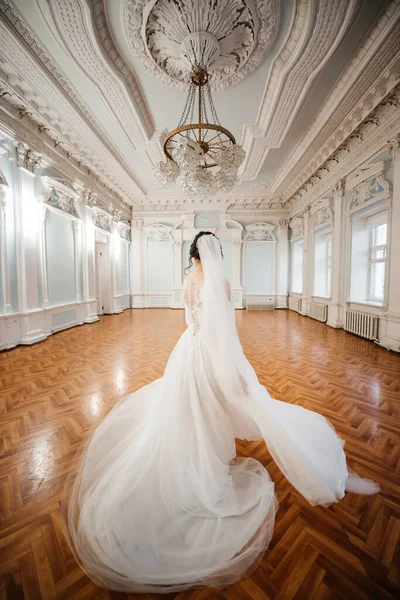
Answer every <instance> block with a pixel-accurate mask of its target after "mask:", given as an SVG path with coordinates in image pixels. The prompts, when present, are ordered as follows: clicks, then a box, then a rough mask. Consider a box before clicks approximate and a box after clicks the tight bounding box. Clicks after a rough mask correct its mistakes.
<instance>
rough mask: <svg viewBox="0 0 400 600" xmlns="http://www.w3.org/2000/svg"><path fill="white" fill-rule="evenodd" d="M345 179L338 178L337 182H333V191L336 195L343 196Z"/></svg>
mask: <svg viewBox="0 0 400 600" xmlns="http://www.w3.org/2000/svg"><path fill="white" fill-rule="evenodd" d="M344 185H345V184H344V179H338V181H336V183H334V184H333V187H332V193H333V195H334V196H343V194H344Z"/></svg>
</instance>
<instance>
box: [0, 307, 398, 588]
mask: <svg viewBox="0 0 400 600" xmlns="http://www.w3.org/2000/svg"><path fill="white" fill-rule="evenodd" d="M237 320H238V327H239V332H240V335H241V339H242V343H243V346H244V349H245V352H246V354H247V356H248V358H249V360H250V361H251V363H252V364H253V366H254V367H255V369H256V371H257V373H258V376H259V378H260V380H261V382H262V383H263V384H264V385H266V386H267V388H268V389H269V391H270V393H271V395H272V396H274V397H275V398H278V399H281V400H286V401H288V402H292V403H296V404H300V405H302V406H304V407H306V408H309V409H313V410H316V411H318V412H320V413H322V414H324V415H325V416H326V417H328V418H329V419H330V420H331V422H332V423H333V424H334V426H335V427H336V429H337V431H338V433H339V434H340V435H341V436H342V437H343V438H344V439H345V440H346V452H347V455H348V461H349V465H350V467H351V468H353V469H354V470H355V471H356V472H358V473H359V474H361V475H363V476H365V477H370V478H372V479H374V480H375V481H377V482H379V484H380V485H381V493H380V494H379V495H376V496H372V497H365V496H364V497H363V496H356V495H352V494H348V495H347V496H346V497H345V499H344V500H343V501H342V502H340V503H339V504H337V505H335V506H333V507H330V508H329V509H326V508H321V507H317V508H313V507H311V506H309V505H308V504H307V503H306V502H305V501H304V500H303V499H302V498H301V496H300V495H299V494H298V493H297V492H296V491H295V490H294V489H293V488H292V487H291V485H290V484H289V483H288V482H287V481H286V480H285V479H284V477H283V476H282V475H281V474H280V472H279V471H278V469H277V468H276V467H275V465H274V463H273V462H272V460H271V458H270V456H269V454H268V452H267V450H266V448H265V445H264V444H263V443H261V442H251V443H244V442H238V451H239V453H240V454H242V455H248V456H253V457H255V458H257V459H258V460H260V461H261V462H262V463H263V464H264V465H265V466H266V467H267V468H268V470H269V472H270V474H271V477H272V478H273V480H274V481H275V483H276V492H277V496H278V499H279V502H280V508H279V512H278V514H277V522H276V529H275V534H274V537H273V540H272V543H271V545H270V548H269V549H268V550H267V552H266V554H265V556H264V558H263V560H262V562H261V564H260V566H259V567H258V568H257V569H256V570H255V571H254V572H253V573H252V574H251V576H249V577H247V578H245V579H243V580H242V581H240V582H239V583H237V584H235V585H232V586H230V587H227V588H225V589H223V590H212V589H207V588H198V589H197V590H194V591H189V592H185V593H181V594H178V595H177V594H170V595H169V596H167V599H168V600H172V599H174V598H176V599H179V600H203V599H204V600H205V599H208V600H215V599H225V600H249V599H255V600H292V599H295V600H314V599H315V600H330V599H332V600H337V599H345V600H349V599H351V600H353V599H375V598H377V599H378V598H382V599H384V600H389V599H394V598H399V597H400V357H399V356H398V355H395V354H393V353H389V352H387V351H385V350H383V349H382V348H379V347H378V346H376V345H374V344H373V343H371V342H367V341H364V340H362V339H360V338H357V337H355V336H352V335H351V334H348V333H345V332H344V331H335V330H332V329H330V328H329V327H326V326H325V325H323V324H321V323H318V322H316V321H312V320H310V319H306V318H303V317H301V316H299V315H297V314H295V313H292V312H288V311H281V312H278V311H275V312H264V313H259V312H250V313H248V312H246V311H243V312H240V313H239V314H238V315H237ZM184 327H185V325H184V315H183V312H182V311H173V310H164V309H158V310H157V309H153V310H137V311H126V312H125V313H123V314H122V315H116V316H106V317H103V318H102V319H101V321H100V322H99V323H96V324H93V325H84V326H82V327H79V328H75V329H71V330H68V331H64V332H61V333H59V334H57V335H54V336H52V337H51V338H50V339H49V340H47V341H45V342H43V343H41V344H38V345H35V346H33V347H19V348H16V349H14V350H11V351H9V352H5V353H2V354H0V600H22V599H25V600H36V599H39V598H40V599H46V600H47V599H48V600H50V599H53V598H57V599H60V600H61V599H73V600H89V599H100V600H105V599H112V600H117V599H123V598H128V596H127V595H124V594H116V593H112V592H108V591H105V590H101V589H99V588H97V587H96V586H95V585H94V584H93V583H91V581H90V580H89V579H88V578H87V577H86V576H85V575H84V573H83V572H82V571H81V570H80V569H79V567H78V566H77V565H76V563H75V561H74V559H73V557H72V555H71V553H70V551H69V548H68V546H67V544H66V542H65V540H64V537H63V534H62V529H61V524H60V516H59V501H60V496H61V491H62V488H63V484H64V481H65V477H66V475H67V473H68V470H69V469H70V466H71V464H72V458H73V456H74V453H75V450H76V448H77V447H78V445H79V442H80V441H81V439H82V437H83V435H84V434H86V433H87V432H88V431H91V430H92V429H93V428H94V427H95V426H96V424H98V423H99V422H100V420H101V419H102V418H103V417H104V416H105V415H106V414H107V412H108V411H109V410H110V408H111V407H112V406H113V405H114V404H115V403H116V402H117V401H118V400H119V399H121V398H122V397H124V396H125V395H127V394H129V393H130V392H132V391H134V390H136V389H138V388H139V387H141V386H142V385H144V384H146V383H149V382H151V381H152V380H153V379H155V378H157V377H159V376H161V375H162V373H163V370H164V367H165V364H166V362H167V359H168V356H169V353H170V351H171V350H172V348H173V346H174V344H175V343H176V341H177V340H178V338H179V336H180V334H181V332H182V331H183V329H184ZM132 597H136V598H137V597H138V596H132ZM140 597H141V598H145V599H146V600H151V599H152V598H157V596H152V595H146V596H145V595H141V596H140Z"/></svg>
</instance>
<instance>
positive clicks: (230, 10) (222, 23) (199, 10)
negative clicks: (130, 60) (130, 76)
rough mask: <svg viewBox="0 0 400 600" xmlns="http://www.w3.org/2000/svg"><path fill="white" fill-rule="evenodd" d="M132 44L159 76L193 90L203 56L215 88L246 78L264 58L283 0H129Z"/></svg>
mask: <svg viewBox="0 0 400 600" xmlns="http://www.w3.org/2000/svg"><path fill="white" fill-rule="evenodd" d="M121 16H122V20H123V23H124V30H125V35H126V39H127V42H128V44H129V47H130V48H131V50H132V51H133V53H134V54H135V56H136V57H137V58H138V59H139V60H140V61H141V62H142V64H143V65H144V66H145V67H146V68H147V69H148V70H149V71H150V72H151V73H152V74H153V75H155V76H156V77H158V78H159V79H161V80H162V81H164V82H165V83H168V84H169V85H172V86H174V87H177V88H179V89H183V90H184V89H187V85H188V83H189V80H190V72H191V61H193V60H194V57H195V56H196V57H201V59H202V60H203V62H204V64H205V66H207V68H208V70H209V73H210V75H211V77H210V85H211V88H212V89H213V90H222V89H224V88H226V87H228V86H229V85H233V84H235V83H237V82H239V81H241V80H242V79H243V78H244V77H246V76H247V75H249V74H250V73H251V72H252V71H254V69H255V68H256V67H258V65H259V64H260V63H261V62H262V60H263V59H264V57H265V55H266V53H267V52H268V50H269V49H270V47H271V45H272V43H273V41H274V38H275V34H276V30H277V25H278V21H279V3H278V2H277V0H204V1H203V2H201V3H200V2H193V0H180V1H179V2H176V1H173V0H151V1H150V2H149V1H148V0H123V4H122V13H121Z"/></svg>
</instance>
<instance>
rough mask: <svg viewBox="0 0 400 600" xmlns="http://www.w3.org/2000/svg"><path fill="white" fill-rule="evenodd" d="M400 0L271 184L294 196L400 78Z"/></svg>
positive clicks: (389, 5)
mask: <svg viewBox="0 0 400 600" xmlns="http://www.w3.org/2000/svg"><path fill="white" fill-rule="evenodd" d="M399 39H400V3H399V1H398V0H394V1H389V2H388V3H387V6H386V7H385V11H384V12H383V13H382V14H381V15H380V17H379V18H378V20H377V21H376V23H374V25H373V27H371V29H370V31H369V32H368V33H367V35H366V36H365V37H364V40H363V42H362V43H361V45H360V46H359V48H358V49H357V52H356V54H355V55H354V56H353V57H352V59H351V60H350V62H349V64H348V66H347V67H346V69H345V70H344V72H343V73H342V75H341V76H340V77H339V79H338V81H337V82H336V84H335V86H334V88H333V89H332V91H331V93H330V95H329V97H328V98H327V100H326V102H325V104H324V106H323V107H322V109H321V110H320V111H319V113H318V114H317V115H316V118H315V120H314V122H313V124H312V126H311V128H310V129H309V131H308V132H307V133H306V135H305V136H304V137H303V139H302V140H301V142H300V143H299V144H298V145H297V147H296V148H295V150H294V151H293V153H292V154H291V155H290V156H289V158H288V160H287V161H286V162H285V163H284V165H283V166H282V167H281V169H280V170H279V172H278V173H277V175H276V177H275V178H274V181H273V182H271V193H283V190H285V195H287V196H288V195H290V194H292V193H293V192H294V191H295V189H297V188H298V187H299V186H300V185H301V184H302V183H303V182H304V181H305V180H306V179H307V178H308V177H309V176H310V175H311V173H312V172H313V171H315V169H316V168H317V167H318V166H319V165H321V164H322V163H323V162H324V160H326V159H327V158H328V156H329V155H330V154H331V153H332V152H333V151H334V150H335V149H336V148H338V147H339V146H340V144H341V143H343V141H344V139H345V138H346V137H347V136H348V135H349V133H351V132H352V131H353V130H354V129H356V127H357V126H358V125H359V124H360V123H361V122H362V121H363V119H365V117H366V116H367V115H368V114H369V113H370V112H371V111H372V110H373V109H374V108H375V107H376V106H377V105H378V104H379V103H380V102H381V101H382V99H383V98H384V97H385V96H386V95H387V94H388V92H389V91H390V90H391V89H393V88H394V87H395V86H396V84H397V82H398V81H399V79H400V49H399V42H398V40H399Z"/></svg>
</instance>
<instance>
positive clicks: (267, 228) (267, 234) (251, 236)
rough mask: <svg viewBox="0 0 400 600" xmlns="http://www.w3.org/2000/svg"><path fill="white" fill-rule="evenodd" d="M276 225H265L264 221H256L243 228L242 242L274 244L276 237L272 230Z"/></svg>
mask: <svg viewBox="0 0 400 600" xmlns="http://www.w3.org/2000/svg"><path fill="white" fill-rule="evenodd" d="M275 228H276V225H274V224H273V223H265V222H264V221H257V223H252V224H251V225H247V226H246V227H245V232H246V233H245V236H244V241H246V242H275V241H276V236H275V234H274V233H273V230H274V229H275Z"/></svg>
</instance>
